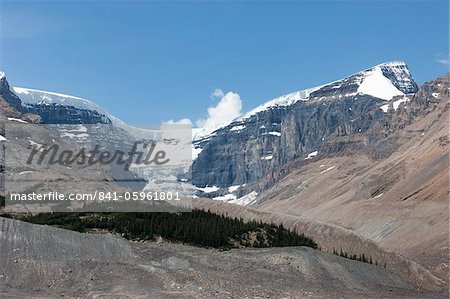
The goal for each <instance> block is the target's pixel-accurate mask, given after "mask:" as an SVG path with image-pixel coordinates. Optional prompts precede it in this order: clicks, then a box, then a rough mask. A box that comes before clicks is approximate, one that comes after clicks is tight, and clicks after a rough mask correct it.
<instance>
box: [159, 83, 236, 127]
mask: <svg viewBox="0 0 450 299" xmlns="http://www.w3.org/2000/svg"><path fill="white" fill-rule="evenodd" d="M211 98H214V99H220V100H219V102H218V103H217V105H215V106H211V107H209V108H208V117H207V118H206V119H199V120H197V121H196V122H195V125H196V127H197V133H199V132H202V133H204V134H206V133H211V132H213V131H214V130H216V129H217V128H219V127H220V126H222V125H224V124H228V123H230V122H231V121H232V120H233V119H235V118H237V117H238V116H240V115H241V109H242V101H241V97H240V96H239V94H237V93H234V92H231V91H230V92H227V93H226V94H225V93H224V92H223V91H222V90H220V89H216V90H214V91H213V93H212V94H211ZM163 124H187V125H192V121H191V120H190V119H188V118H183V119H180V120H173V119H171V120H168V121H165V122H163Z"/></svg>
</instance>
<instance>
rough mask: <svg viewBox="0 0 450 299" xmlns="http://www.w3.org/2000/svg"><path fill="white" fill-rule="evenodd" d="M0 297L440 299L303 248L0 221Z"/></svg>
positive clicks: (375, 270) (371, 268)
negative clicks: (142, 237)
mask: <svg viewBox="0 0 450 299" xmlns="http://www.w3.org/2000/svg"><path fill="white" fill-rule="evenodd" d="M0 294H2V297H4V298H55V297H66V298H77V297H78V298H212V297H214V298H391V297H400V298H441V297H442V298H444V297H445V296H443V295H439V294H437V293H430V292H425V291H420V290H417V287H416V286H414V285H413V284H411V283H410V282H408V281H407V280H406V279H404V278H402V277H401V276H399V275H397V274H395V273H393V272H391V271H388V270H385V269H383V268H381V267H377V266H375V265H369V264H366V263H361V262H357V261H352V260H349V259H344V258H340V257H338V256H335V255H333V254H329V253H326V252H323V251H319V250H313V249H311V248H307V247H287V248H286V247H285V248H265V249H256V248H254V249H252V248H249V249H236V250H229V251H220V250H214V249H206V248H198V247H192V246H187V245H183V244H173V243H161V244H158V243H153V242H148V243H138V242H129V241H127V240H125V239H123V238H121V237H118V236H114V235H98V234H96V235H93V234H81V233H77V232H73V231H67V230H63V229H59V228H55V227H50V226H40V225H35V224H30V223H25V222H22V221H18V220H12V219H8V218H0Z"/></svg>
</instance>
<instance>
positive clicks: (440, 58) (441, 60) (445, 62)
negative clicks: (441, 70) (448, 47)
mask: <svg viewBox="0 0 450 299" xmlns="http://www.w3.org/2000/svg"><path fill="white" fill-rule="evenodd" d="M436 56H437V57H436V61H437V62H438V63H440V64H443V65H449V64H450V63H449V62H450V59H449V58H450V57H449V56H445V55H441V54H439V55H436Z"/></svg>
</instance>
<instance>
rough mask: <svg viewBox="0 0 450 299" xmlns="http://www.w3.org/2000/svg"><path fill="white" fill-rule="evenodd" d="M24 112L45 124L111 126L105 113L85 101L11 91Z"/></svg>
mask: <svg viewBox="0 0 450 299" xmlns="http://www.w3.org/2000/svg"><path fill="white" fill-rule="evenodd" d="M12 91H13V92H11V93H12V94H14V96H15V97H16V98H17V99H19V100H20V101H21V108H20V109H22V110H23V111H24V112H28V113H34V114H37V115H40V117H41V118H42V122H43V123H45V124H111V123H112V122H111V119H110V118H109V117H108V115H107V113H106V111H104V109H101V108H100V107H99V106H98V105H96V104H94V103H92V102H89V101H87V100H85V99H81V98H78V97H73V96H69V95H64V94H58V93H54V92H47V91H40V90H34V89H26V88H18V87H14V88H13V89H12Z"/></svg>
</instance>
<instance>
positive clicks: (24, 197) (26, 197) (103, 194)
mask: <svg viewBox="0 0 450 299" xmlns="http://www.w3.org/2000/svg"><path fill="white" fill-rule="evenodd" d="M10 200H11V201H67V200H68V201H95V200H99V201H116V200H121V201H122V200H125V201H172V200H180V196H179V193H178V192H164V191H140V192H137V191H134V192H132V191H129V192H117V191H95V192H92V193H70V194H63V193H60V192H46V193H36V192H32V193H11V194H10Z"/></svg>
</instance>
